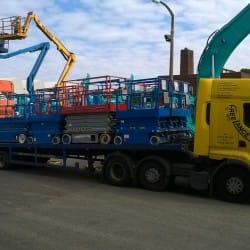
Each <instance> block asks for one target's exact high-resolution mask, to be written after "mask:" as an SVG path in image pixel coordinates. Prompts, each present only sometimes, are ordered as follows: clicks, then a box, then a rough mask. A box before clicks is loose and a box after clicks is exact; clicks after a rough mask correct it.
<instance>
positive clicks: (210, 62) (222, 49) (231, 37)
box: [197, 4, 250, 89]
mask: <svg viewBox="0 0 250 250" xmlns="http://www.w3.org/2000/svg"><path fill="white" fill-rule="evenodd" d="M249 20H250V4H248V5H247V6H246V7H245V8H244V9H243V10H241V11H240V12H239V13H238V14H237V15H236V16H235V17H234V18H233V19H232V20H231V21H230V22H228V23H227V24H226V25H224V26H223V27H222V28H221V29H219V30H218V31H216V32H215V33H214V34H213V37H212V38H211V40H210V41H208V42H207V45H206V47H205V49H204V51H203V53H202V55H201V57H200V61H199V64H198V75H197V89H198V84H199V80H200V78H209V77H213V78H219V77H220V74H221V71H222V70H223V67H224V65H225V63H226V61H227V59H228V58H229V56H230V55H231V54H232V52H233V51H234V49H235V48H236V47H237V46H238V45H239V44H240V42H241V41H242V40H243V39H244V38H245V37H246V36H247V35H248V34H249V32H250V25H249Z"/></svg>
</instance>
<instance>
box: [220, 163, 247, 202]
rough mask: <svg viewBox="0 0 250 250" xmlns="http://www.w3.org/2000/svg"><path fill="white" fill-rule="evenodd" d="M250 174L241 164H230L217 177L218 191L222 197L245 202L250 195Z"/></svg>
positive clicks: (227, 199)
mask: <svg viewBox="0 0 250 250" xmlns="http://www.w3.org/2000/svg"><path fill="white" fill-rule="evenodd" d="M249 181H250V176H249V173H248V172H247V170H245V169H243V168H242V167H241V166H228V167H226V168H224V169H223V170H222V172H221V173H220V174H219V176H218V178H217V183H216V184H217V187H218V188H217V191H218V195H219V197H220V198H221V199H223V200H226V201H231V202H244V201H246V200H248V199H249V196H250V183H249Z"/></svg>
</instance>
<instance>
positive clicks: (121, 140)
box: [114, 135, 123, 145]
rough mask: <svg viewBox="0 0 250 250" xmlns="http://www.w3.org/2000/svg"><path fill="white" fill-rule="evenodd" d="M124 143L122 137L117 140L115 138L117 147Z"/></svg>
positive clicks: (117, 137)
mask: <svg viewBox="0 0 250 250" xmlns="http://www.w3.org/2000/svg"><path fill="white" fill-rule="evenodd" d="M122 143H123V139H122V137H121V136H119V135H117V136H116V137H115V138H114V144H115V145H121V144H122Z"/></svg>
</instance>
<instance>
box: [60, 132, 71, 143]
mask: <svg viewBox="0 0 250 250" xmlns="http://www.w3.org/2000/svg"><path fill="white" fill-rule="evenodd" d="M71 140H72V138H71V135H70V134H64V135H63V136H62V143H63V144H70V143H71Z"/></svg>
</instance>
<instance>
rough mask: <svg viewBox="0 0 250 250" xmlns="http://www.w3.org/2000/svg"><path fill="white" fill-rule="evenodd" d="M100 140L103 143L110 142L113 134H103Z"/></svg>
mask: <svg viewBox="0 0 250 250" xmlns="http://www.w3.org/2000/svg"><path fill="white" fill-rule="evenodd" d="M99 141H100V143H101V144H109V143H110V142H111V136H110V135H109V134H101V135H100V137H99Z"/></svg>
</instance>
